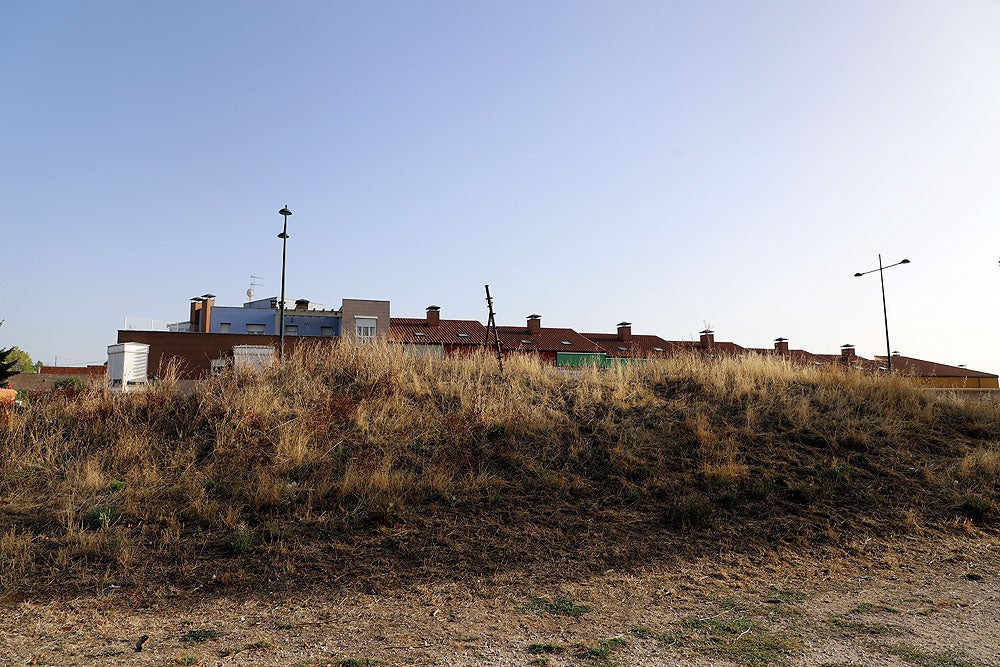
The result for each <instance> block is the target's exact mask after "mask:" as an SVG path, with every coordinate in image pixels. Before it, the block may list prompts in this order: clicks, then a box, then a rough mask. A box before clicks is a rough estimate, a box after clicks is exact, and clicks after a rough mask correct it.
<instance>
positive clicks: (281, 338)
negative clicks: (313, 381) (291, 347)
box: [278, 204, 292, 361]
mask: <svg viewBox="0 0 1000 667" xmlns="http://www.w3.org/2000/svg"><path fill="white" fill-rule="evenodd" d="M291 214H292V212H291V211H289V210H288V204H285V207H284V208H283V209H281V210H280V211H278V215H280V216H283V217H284V218H285V225H284V227H282V229H281V233H280V234H278V238H279V239H281V303H280V304H279V308H280V311H279V312H280V313H281V314H280V315H279V317H278V360H279V361H280V360H282V359H284V358H285V252H286V249H287V247H288V216H290V215H291Z"/></svg>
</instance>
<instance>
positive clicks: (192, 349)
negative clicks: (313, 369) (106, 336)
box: [118, 331, 338, 380]
mask: <svg viewBox="0 0 1000 667" xmlns="http://www.w3.org/2000/svg"><path fill="white" fill-rule="evenodd" d="M337 340H338V339H336V338H317V337H311V336H310V337H298V336H285V354H286V355H287V354H290V353H291V352H292V351H293V350H295V346H296V345H298V344H302V343H305V342H308V343H312V344H326V345H329V344H331V343H335V342H336V341H337ZM118 342H119V343H146V344H147V345H149V367H148V371H147V374H148V375H149V376H150V377H152V376H153V375H159V376H162V375H163V374H164V373H165V372H166V370H167V367H168V366H169V364H170V362H171V361H172V360H175V359H176V360H177V363H178V371H179V372H180V377H181V378H182V379H185V380H196V379H198V378H200V377H204V376H206V375H208V374H209V373H210V372H211V370H212V359H222V358H227V357H228V358H231V357H232V356H233V347H234V346H235V345H273V346H274V349H275V350H277V349H278V337H277V336H259V335H253V334H214V333H198V332H172V331H119V332H118Z"/></svg>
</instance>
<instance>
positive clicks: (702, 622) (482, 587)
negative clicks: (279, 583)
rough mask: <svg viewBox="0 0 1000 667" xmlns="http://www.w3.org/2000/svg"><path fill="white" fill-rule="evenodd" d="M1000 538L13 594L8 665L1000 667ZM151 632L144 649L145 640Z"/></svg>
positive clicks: (2, 629)
mask: <svg viewBox="0 0 1000 667" xmlns="http://www.w3.org/2000/svg"><path fill="white" fill-rule="evenodd" d="M998 582H1000V541H998V540H996V539H994V538H984V537H982V536H980V537H970V538H969V539H967V540H963V539H958V538H953V539H947V540H942V539H936V540H934V541H930V540H926V541H921V540H919V539H909V540H900V541H898V542H895V543H891V544H890V545H889V546H886V545H885V544H881V545H879V546H871V545H869V544H868V543H865V544H862V545H859V548H858V549H857V550H855V554H854V555H852V556H849V557H848V556H845V557H844V558H842V559H829V560H826V561H822V562H818V561H816V560H814V559H809V558H803V557H800V556H798V555H797V554H795V553H779V554H770V555H768V556H767V557H762V558H758V559H755V560H753V561H748V560H745V559H734V558H726V557H725V556H720V557H719V558H717V559H711V560H708V559H702V560H698V561H691V562H684V563H679V564H672V565H671V566H669V567H667V566H662V567H650V568H647V569H645V570H644V571H641V572H629V573H622V572H615V571H609V572H605V573H602V574H600V575H598V576H594V577H591V578H588V579H586V580H573V581H559V580H558V578H550V579H547V580H546V581H545V583H538V582H537V581H533V580H532V579H531V578H530V577H529V576H527V575H521V576H518V575H505V576H504V577H503V578H498V579H492V580H485V579H484V580H473V581H454V582H447V581H444V582H442V581H437V582H434V583H429V584H425V585H412V586H408V587H406V588H403V589H398V590H391V591H388V592H386V593H385V594H383V595H372V594H362V593H359V592H356V591H351V590H345V589H344V588H331V589H329V590H321V589H318V588H316V587H310V588H309V589H308V590H301V591H300V592H298V593H293V594H289V593H288V592H283V593H281V594H277V593H272V592H268V591H265V590H261V591H256V592H243V593H241V594H240V595H238V596H232V597H218V596H216V597H198V594H197V593H192V596H191V597H189V598H184V599H178V598H176V597H173V598H164V599H162V600H157V601H152V602H151V601H143V600H137V599H135V598H134V597H132V596H130V595H129V594H128V593H127V592H126V591H121V590H109V591H105V592H103V593H102V594H101V595H99V596H96V597H93V598H86V599H84V598H77V599H71V600H51V601H27V602H18V603H8V604H6V605H5V606H4V607H3V608H2V611H0V663H2V664H3V665H35V664H37V665H43V664H44V665H110V664H114V665H119V664H121V665H178V664H179V665H305V666H318V665H345V666H352V667H353V666H358V665H365V664H379V665H533V664H534V665H543V664H544V665H550V666H552V667H558V666H562V665H690V666H694V665H728V664H737V665H769V664H775V665H802V666H817V665H825V666H827V667H837V666H841V667H842V666H845V665H919V666H928V667H981V666H985V665H1000V657H998V656H1000V591H998ZM143 637H145V638H146V639H145V640H144V641H142V643H141V651H140V650H136V647H137V644H138V643H139V642H140V640H141V639H142V638H143Z"/></svg>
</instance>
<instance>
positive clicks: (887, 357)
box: [854, 253, 910, 373]
mask: <svg viewBox="0 0 1000 667" xmlns="http://www.w3.org/2000/svg"><path fill="white" fill-rule="evenodd" d="M909 263H910V260H908V259H901V260H900V261H898V262H896V263H895V264H890V265H889V266H882V253H879V255H878V268H877V269H872V270H871V271H865V272H864V273H855V274H854V277H855V278H860V277H861V276H867V275H868V274H869V273H875V272H876V271H878V277H879V280H880V281H881V282H882V317H883V318H884V319H885V363H886V365H887V368H888V370H889V372H890V373H891V372H892V348H890V347H889V311H888V310H886V308H885V276H884V275H883V272H884V271H885V270H886V269H891V268H892V267H894V266H899V265H900V264H909Z"/></svg>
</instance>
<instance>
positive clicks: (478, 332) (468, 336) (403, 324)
mask: <svg viewBox="0 0 1000 667" xmlns="http://www.w3.org/2000/svg"><path fill="white" fill-rule="evenodd" d="M418 334H423V335H418ZM463 334H464V335H463ZM389 338H390V340H392V341H393V342H396V343H416V344H423V345H482V344H483V343H484V342H485V341H486V327H485V326H483V325H482V323H480V322H477V321H476V320H440V321H439V322H438V324H436V325H428V324H427V320H426V319H425V318H422V317H391V318H389Z"/></svg>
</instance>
